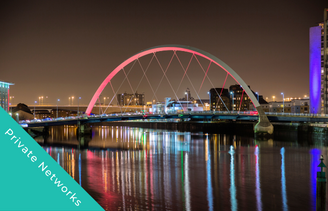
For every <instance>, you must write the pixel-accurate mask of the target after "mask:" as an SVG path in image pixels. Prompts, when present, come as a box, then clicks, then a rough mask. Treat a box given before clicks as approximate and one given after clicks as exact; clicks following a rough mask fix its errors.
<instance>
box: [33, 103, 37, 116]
mask: <svg viewBox="0 0 328 211" xmlns="http://www.w3.org/2000/svg"><path fill="white" fill-rule="evenodd" d="M35 104H37V101H34V110H33V116H34V119H35Z"/></svg>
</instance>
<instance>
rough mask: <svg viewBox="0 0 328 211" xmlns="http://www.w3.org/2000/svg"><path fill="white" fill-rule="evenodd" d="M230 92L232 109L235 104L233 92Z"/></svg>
mask: <svg viewBox="0 0 328 211" xmlns="http://www.w3.org/2000/svg"><path fill="white" fill-rule="evenodd" d="M230 94H231V95H232V111H234V104H235V101H234V92H230Z"/></svg>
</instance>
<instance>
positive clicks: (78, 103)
mask: <svg viewBox="0 0 328 211" xmlns="http://www.w3.org/2000/svg"><path fill="white" fill-rule="evenodd" d="M79 100H81V97H79V98H77V115H78V116H79V118H80V102H79Z"/></svg>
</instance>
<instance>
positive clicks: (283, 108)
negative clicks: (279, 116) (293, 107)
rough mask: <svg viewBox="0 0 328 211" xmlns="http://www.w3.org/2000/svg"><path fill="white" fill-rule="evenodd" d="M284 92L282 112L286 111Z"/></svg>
mask: <svg viewBox="0 0 328 211" xmlns="http://www.w3.org/2000/svg"><path fill="white" fill-rule="evenodd" d="M281 94H282V113H285V95H284V93H283V92H281Z"/></svg>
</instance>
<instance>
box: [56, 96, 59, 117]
mask: <svg viewBox="0 0 328 211" xmlns="http://www.w3.org/2000/svg"><path fill="white" fill-rule="evenodd" d="M59 101H60V99H57V113H56V118H58V102H59Z"/></svg>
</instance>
